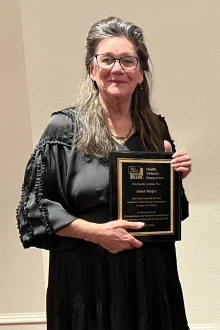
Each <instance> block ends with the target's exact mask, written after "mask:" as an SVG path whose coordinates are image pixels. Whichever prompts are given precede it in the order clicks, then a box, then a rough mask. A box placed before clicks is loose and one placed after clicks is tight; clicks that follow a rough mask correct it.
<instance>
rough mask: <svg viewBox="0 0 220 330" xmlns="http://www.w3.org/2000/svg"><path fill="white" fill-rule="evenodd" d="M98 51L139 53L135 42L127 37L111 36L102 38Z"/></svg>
mask: <svg viewBox="0 0 220 330" xmlns="http://www.w3.org/2000/svg"><path fill="white" fill-rule="evenodd" d="M96 53H99V54H103V53H109V54H113V55H119V54H125V55H126V54H127V55H135V56H136V55H137V53H136V49H135V46H134V44H133V43H132V42H131V41H130V40H128V39H127V38H125V37H110V38H105V39H102V40H101V41H100V42H99V44H98V46H97V48H96Z"/></svg>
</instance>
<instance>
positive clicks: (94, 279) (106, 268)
mask: <svg viewBox="0 0 220 330" xmlns="http://www.w3.org/2000/svg"><path fill="white" fill-rule="evenodd" d="M158 120H161V121H162V122H163V123H164V125H165V127H166V123H165V120H164V118H162V117H160V116H158ZM75 134H76V125H75V122H74V115H73V112H71V111H70V110H64V111H60V112H58V113H55V114H54V115H53V116H52V118H51V120H50V122H49V125H48V127H47V128H46V130H45V132H44V134H43V136H42V138H41V140H40V142H39V144H38V145H37V146H36V148H35V151H34V153H33V155H32V156H31V159H30V161H29V163H28V165H27V169H26V172H25V179H24V184H23V187H22V199H21V203H20V205H19V207H18V210H17V219H18V228H19V231H20V238H21V241H22V243H23V246H24V247H25V248H28V247H30V246H35V247H39V248H44V249H49V250H50V265H49V282H48V291H47V320H48V325H47V329H48V330H93V329H94V330H122V329H126V330H186V329H188V326H187V320H186V316H185V309H184V302H183V297H182V291H181V286H180V282H179V278H178V272H177V264H176V253H175V244H174V243H173V242H169V243H168V242H166V243H145V244H144V246H143V247H142V248H140V249H134V250H129V251H124V252H121V253H118V254H116V255H114V254H111V253H109V252H108V251H106V250H104V249H103V248H102V247H101V246H98V245H96V244H93V243H90V242H86V241H83V240H80V239H74V238H68V237H60V236H58V235H56V234H55V233H56V231H57V230H59V229H60V228H62V227H64V226H66V225H67V224H68V223H70V222H71V221H74V220H75V219H77V218H82V219H85V220H87V221H92V222H96V223H104V222H107V221H108V219H109V211H108V209H109V205H108V200H109V198H108V189H109V178H108V162H106V161H103V160H101V159H96V158H89V157H86V156H84V155H82V154H80V153H79V152H76V150H75V146H74V144H73V143H72V142H73V140H74V136H75ZM165 139H167V140H169V141H170V142H171V143H172V145H173V142H172V140H171V138H170V135H169V131H168V129H166V133H165ZM126 148H128V149H129V150H139V134H138V133H135V134H133V135H132V136H131V137H130V138H129V139H128V140H127V142H126ZM173 148H174V145H173ZM182 197H183V198H182V210H183V212H182V214H183V219H184V218H185V217H187V216H188V201H187V199H186V197H185V194H184V190H182Z"/></svg>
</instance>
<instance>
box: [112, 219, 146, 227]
mask: <svg viewBox="0 0 220 330" xmlns="http://www.w3.org/2000/svg"><path fill="white" fill-rule="evenodd" d="M107 225H108V227H111V228H123V229H126V228H128V229H141V228H142V227H144V225H145V223H144V222H138V221H134V222H132V221H126V220H114V221H110V222H108V223H107Z"/></svg>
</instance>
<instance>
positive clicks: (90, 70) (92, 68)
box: [89, 65, 96, 81]
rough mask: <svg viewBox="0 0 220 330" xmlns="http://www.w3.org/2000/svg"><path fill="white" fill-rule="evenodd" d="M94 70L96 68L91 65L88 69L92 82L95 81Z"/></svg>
mask: <svg viewBox="0 0 220 330" xmlns="http://www.w3.org/2000/svg"><path fill="white" fill-rule="evenodd" d="M95 70H96V68H95V66H94V65H91V66H90V67H89V76H90V78H91V79H92V80H93V81H95Z"/></svg>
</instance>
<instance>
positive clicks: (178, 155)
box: [171, 150, 192, 179]
mask: <svg viewBox="0 0 220 330" xmlns="http://www.w3.org/2000/svg"><path fill="white" fill-rule="evenodd" d="M171 166H172V167H173V168H174V170H175V171H178V172H182V178H183V179H184V178H185V177H186V176H187V175H188V174H189V173H190V172H191V169H192V164H191V157H190V156H189V155H188V153H187V151H186V150H180V151H178V152H175V153H174V154H173V160H172V161H171Z"/></svg>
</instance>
